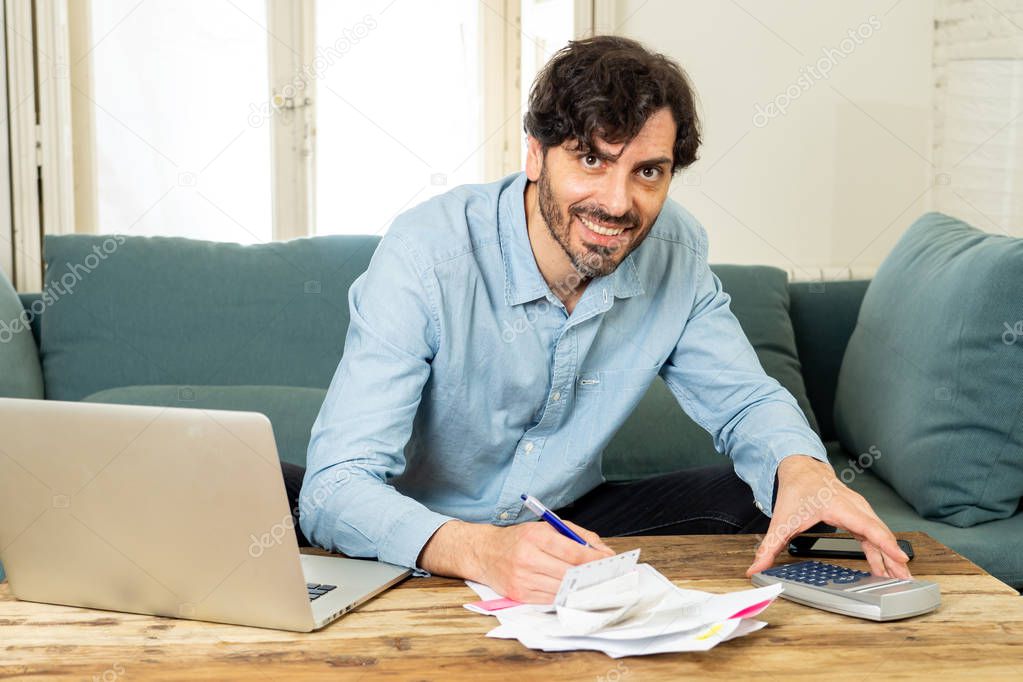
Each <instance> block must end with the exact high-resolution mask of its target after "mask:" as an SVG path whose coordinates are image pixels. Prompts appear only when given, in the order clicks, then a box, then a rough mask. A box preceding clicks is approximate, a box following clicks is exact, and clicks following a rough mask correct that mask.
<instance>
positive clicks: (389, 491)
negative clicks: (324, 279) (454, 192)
mask: <svg viewBox="0 0 1023 682" xmlns="http://www.w3.org/2000/svg"><path fill="white" fill-rule="evenodd" d="M428 282H429V279H428V278H426V277H424V276H423V272H422V271H421V270H420V267H419V264H418V262H417V259H416V258H415V255H414V253H413V251H411V250H410V248H409V247H408V245H407V244H406V243H405V242H404V241H403V239H402V237H401V236H399V234H397V233H396V232H394V231H393V230H392V232H390V233H388V234H387V235H386V236H385V237H384V238H383V239H382V240H381V242H380V244H379V246H378V247H377V250H376V252H375V253H374V255H373V258H372V260H371V261H370V265H369V268H368V269H367V270H366V272H365V273H363V274H362V275H361V276H360V277H359V278H358V279H357V280H356V281H355V282H354V283H353V284H352V286H351V287H350V289H349V293H348V303H349V309H350V314H351V322H350V325H349V328H348V334H347V337H346V339H345V350H344V354H343V356H342V358H341V362H340V364H339V365H338V368H337V371H336V373H335V375H334V378H333V380H332V381H331V384H330V388H329V390H328V391H327V396H326V399H325V401H324V403H323V406H322V408H321V409H320V413H319V416H318V417H317V419H316V422H315V423H314V424H313V428H312V434H311V438H310V441H309V451H308V456H307V463H306V475H305V480H304V482H303V486H302V492H301V496H300V502H299V510H300V523H301V527H302V531H303V532H304V533H305V535H306V537H308V538H309V539H310V541H312V542H313V543H314V544H316V545H318V546H321V547H324V548H327V549H330V550H334V551H340V552H343V553H345V554H347V555H349V556H356V557H376V558H378V559H380V560H381V561H386V562H388V563H392V564H397V565H399V566H407V567H409V568H413V569H414V570H415V572H416V573H417V574H418V575H427V573H426V571H423V570H421V569H419V568H418V566H417V565H416V561H417V559H418V557H419V553H420V551H421V550H422V548H423V546H424V545H425V544H426V542H427V541H428V540H429V539H430V537H431V536H432V535H433V533H434V532H435V531H436V530H437V529H438V528H439V527H440V526H441V525H442V524H443V523H445V522H446V521H449V520H451V518H452V517H450V516H445V515H443V514H438V513H436V512H433V511H431V510H430V509H428V508H427V507H425V506H424V505H422V504H421V503H419V502H417V501H416V500H414V499H412V498H410V497H407V496H405V495H402V494H401V493H399V492H398V491H397V490H396V489H395V488H394V486H392V485H390V484H389V481H390V480H391V479H393V478H395V477H397V476H400V475H401V474H402V472H404V470H405V466H406V461H405V446H406V444H407V443H408V440H409V437H410V435H411V432H412V426H413V422H414V419H415V416H416V412H417V410H418V408H419V403H420V400H421V397H422V393H423V387H424V386H425V384H426V382H427V380H428V379H429V377H430V362H431V360H432V358H433V357H434V355H435V354H436V350H437V347H438V344H439V342H440V332H439V325H438V322H437V315H436V307H435V303H434V300H433V296H432V295H431V290H430V288H429V283H428Z"/></svg>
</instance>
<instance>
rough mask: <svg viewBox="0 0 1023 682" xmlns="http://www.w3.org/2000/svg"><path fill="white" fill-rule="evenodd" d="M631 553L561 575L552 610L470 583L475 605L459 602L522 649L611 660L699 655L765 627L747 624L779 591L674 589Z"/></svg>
mask: <svg viewBox="0 0 1023 682" xmlns="http://www.w3.org/2000/svg"><path fill="white" fill-rule="evenodd" d="M638 560H639V550H638V549H634V550H632V551H631V552H625V553H623V554H616V555H615V556H613V557H608V558H607V559H600V560H598V561H593V562H590V563H588V564H583V565H581V566H575V567H573V568H571V569H569V570H568V571H567V572H566V573H565V578H564V580H562V582H561V587H560V589H559V590H558V594H557V596H556V597H555V599H554V603H553V604H549V605H541V604H520V603H519V602H516V601H513V600H511V599H505V598H502V597H501V596H500V595H498V594H497V593H496V592H494V591H493V590H491V589H490V588H489V587H486V586H485V585H480V584H477V583H473V582H470V581H466V584H467V585H469V587H471V588H472V589H473V590H474V591H475V592H476V594H478V595H479V596H480V599H481V600H482V601H478V602H474V603H472V604H466V605H465V608H467V609H469V610H470V611H474V612H476V613H482V614H484V615H489V616H496V617H497V619H498V621H500V623H501V625H500V626H498V627H496V628H494V629H493V630H491V631H490V632H488V633H487V637H496V638H500V639H517V640H519V641H520V642H522V644H524V645H525V646H527V647H529V648H530V649H542V650H543V651H570V650H575V649H591V650H595V651H603V652H604V653H605V654H607V655H608V656H610V657H612V658H620V657H622V656H639V655H643V654H658V653H666V652H676V651H706V650H708V649H711V648H713V647H714V646H716V645H718V644H719V643H721V642H726V641H728V640H730V639H735V638H736V637H742V636H743V635H747V634H749V633H751V632H755V631H757V630H759V629H760V628H762V627H764V626H765V625H767V623H765V622H763V621H759V620H753V618H752V617H753V616H756V615H757V614H759V613H760V612H761V611H763V610H764V609H766V608H767V607H768V606H770V604H771V602H773V601H774V599H775V598H776V597H777V596H778V595H779V594H780V593H781V591H782V586H781V585H778V584H775V585H770V586H768V587H761V588H757V589H750V590H743V591H741V592H732V593H728V594H711V593H709V592H700V591H698V590H684V589H681V588H678V587H675V585H673V584H672V583H671V581H670V580H668V579H667V578H665V577H664V576H663V575H662V574H661V573H659V572H658V571H657V570H656V569H655V568H653V567H652V566H650V565H649V564H637V561H638Z"/></svg>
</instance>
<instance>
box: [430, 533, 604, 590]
mask: <svg viewBox="0 0 1023 682" xmlns="http://www.w3.org/2000/svg"><path fill="white" fill-rule="evenodd" d="M565 524H566V525H567V526H569V527H570V528H571V529H572V530H573V531H575V532H576V533H577V534H578V535H579V536H580V537H581V538H583V539H584V540H586V542H587V543H589V546H588V547H586V546H583V545H580V544H579V543H578V542H575V541H574V540H570V539H568V538H567V537H565V536H564V535H562V534H561V533H559V532H558V531H556V530H554V528H552V527H551V526H550V525H549V524H547V523H544V522H542V521H536V522H528V523H520V524H517V525H514V526H489V525H484V524H476V523H466V522H464V521H448V522H447V523H445V524H444V525H442V526H441V527H440V528H438V529H437V532H435V533H434V534H433V537H431V538H430V540H429V541H428V542H427V543H426V546H424V547H423V551H422V553H421V554H420V556H419V565H420V566H421V567H422V568H424V569H426V570H427V571H430V572H431V573H434V574H437V575H446V576H451V577H457V578H466V579H469V580H473V581H475V582H479V583H483V584H484V585H487V586H489V587H490V588H492V589H494V590H495V591H497V592H498V593H499V594H501V595H504V596H505V597H508V598H510V599H514V600H515V601H520V602H526V603H532V604H550V603H551V602H552V601H554V595H555V594H556V593H557V591H558V586H559V585H560V584H561V579H562V578H563V577H564V575H565V571H567V570H568V569H569V568H571V567H572V566H578V565H579V564H584V563H586V562H588V561H594V560H596V559H604V558H606V557H609V556H612V555H613V554H614V550H612V549H611V548H610V547H608V546H607V545H605V544H604V543H603V541H602V540H601V539H600V537H599V536H598V535H597V534H596V533H593V532H591V531H588V530H586V529H585V528H580V527H579V526H577V525H575V524H574V523H571V522H569V521H566V522H565Z"/></svg>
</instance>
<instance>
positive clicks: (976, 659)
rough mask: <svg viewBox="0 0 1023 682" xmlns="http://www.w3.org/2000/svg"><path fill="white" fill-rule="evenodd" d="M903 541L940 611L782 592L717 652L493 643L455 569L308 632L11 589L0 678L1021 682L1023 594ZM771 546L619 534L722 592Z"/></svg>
mask: <svg viewBox="0 0 1023 682" xmlns="http://www.w3.org/2000/svg"><path fill="white" fill-rule="evenodd" d="M898 535H899V537H900V538H906V539H908V540H910V541H911V542H912V543H913V546H914V548H915V550H916V558H915V559H914V560H913V562H912V563H911V564H910V567H911V569H912V571H913V574H914V576H916V577H920V578H924V579H928V580H933V581H935V582H937V583H938V584H939V585H940V586H941V592H942V606H941V608H940V609H939V610H938V611H936V612H934V613H931V614H928V615H925V616H919V617H916V618H912V619H909V620H904V621H896V622H891V623H875V622H871V621H864V620H859V619H855V618H849V617H844V616H839V615H835V614H831V613H827V612H824V611H818V610H815V609H811V608H807V607H805V606H800V605H797V604H793V603H791V602H786V601H784V600H778V601H777V602H775V604H773V605H772V606H771V607H770V608H769V609H768V610H767V611H765V612H764V613H763V615H762V616H760V618H761V619H763V620H766V621H767V622H768V623H769V625H768V627H766V628H764V629H763V630H760V631H759V632H756V633H753V634H752V635H749V636H747V637H744V638H741V639H738V640H735V641H732V642H726V643H724V644H721V645H719V646H718V647H716V648H714V649H712V650H711V651H709V652H706V653H699V654H693V653H683V654H658V655H654V656H644V657H629V658H624V659H618V660H614V659H611V658H608V657H606V656H604V655H603V654H600V653H596V652H567V653H544V652H539V651H532V650H529V649H527V648H525V647H524V646H522V645H521V644H519V643H518V642H517V641H514V640H499V639H489V638H487V637H485V636H484V635H485V634H486V632H487V631H488V630H490V629H491V628H493V627H495V626H496V625H497V621H496V619H493V618H490V617H487V616H481V615H477V614H474V613H471V612H469V611H467V610H465V609H464V608H462V604H463V603H465V602H468V601H473V600H474V599H475V595H474V593H473V592H472V591H471V590H469V589H468V588H467V587H466V586H465V585H464V583H462V582H461V581H458V580H450V579H445V578H436V577H434V578H413V579H410V580H407V581H405V582H404V583H402V584H401V585H400V586H399V587H397V588H395V589H392V590H390V591H388V592H386V593H384V594H383V595H381V596H379V597H377V598H376V599H374V600H372V601H371V602H369V603H367V604H365V605H364V606H362V607H361V608H359V609H358V610H356V611H355V612H353V613H351V614H349V615H347V616H344V617H343V618H341V619H340V620H338V621H335V622H334V623H332V624H331V625H328V626H327V627H326V628H324V629H323V630H320V631H319V632H314V633H311V634H296V633H289V632H278V631H274V630H264V629H259V628H246V627H237V626H231V625H218V624H213V623H200V622H194V621H184V620H174V619H169V618H158V617H152V616H140V615H132V614H121V613H112V612H106V611H93V610H88V609H80V608H73V607H65V606H50V605H46V604H34V603H29V602H19V601H17V600H15V599H14V598H13V597H12V596H11V594H10V591H9V589H8V586H7V584H6V583H4V584H2V585H0V647H2V650H3V654H2V656H0V679H30V680H45V679H85V680H102V681H104V682H120V681H121V680H124V681H125V682H127V681H128V680H143V679H145V680H263V679H265V680H281V679H294V680H306V679H320V678H328V677H329V678H332V679H337V678H341V679H367V680H370V679H402V680H404V679H408V680H473V681H474V682H480V681H483V680H508V679H550V680H598V681H607V682H631V681H633V680H649V679H664V680H678V679H682V678H706V679H729V680H734V679H751V678H756V679H758V680H789V679H832V680H835V679H837V680H864V679H924V678H938V679H949V678H962V679H971V680H987V679H1004V680H1023V598H1021V597H1020V596H1019V595H1018V593H1017V592H1016V591H1015V590H1013V589H1011V588H1010V587H1008V586H1007V585H1005V584H1004V583H1002V582H1000V581H998V580H996V579H995V578H993V577H991V576H990V575H988V574H987V573H985V572H984V571H983V570H982V569H980V568H979V567H977V566H976V565H974V564H972V563H971V562H969V561H967V560H966V559H964V558H963V557H962V556H960V555H958V554H956V553H955V552H953V551H952V550H950V549H949V548H947V547H945V546H943V545H941V544H939V543H938V542H936V541H935V540H933V539H931V538H930V537H928V536H927V535H924V534H923V533H899V534H898ZM758 540H759V536H755V535H750V536H680V537H634V538H618V539H609V540H608V544H610V545H611V546H612V547H613V548H614V549H616V550H619V551H623V550H628V549H632V548H635V547H640V548H641V549H642V550H643V552H642V555H641V558H640V560H641V561H645V562H646V563H649V564H651V565H653V566H654V567H655V568H657V569H658V570H659V571H661V572H662V573H664V574H665V575H666V576H668V577H669V578H671V579H672V580H673V581H674V582H675V583H676V584H678V585H679V586H682V587H689V588H693V589H699V590H706V591H708V592H724V591H730V590H738V589H745V588H748V587H750V583H749V581H748V580H747V579H746V578H744V577H743V575H744V572H745V569H746V567H747V566H748V565H749V564H750V563H751V561H752V557H753V550H754V548H755V547H756V543H757V542H758ZM791 561H796V559H793V558H791V557H788V556H787V555H783V556H782V558H781V559H780V562H791ZM837 563H842V564H844V565H849V566H856V567H858V568H864V569H865V568H866V563H865V562H856V561H844V560H842V561H837Z"/></svg>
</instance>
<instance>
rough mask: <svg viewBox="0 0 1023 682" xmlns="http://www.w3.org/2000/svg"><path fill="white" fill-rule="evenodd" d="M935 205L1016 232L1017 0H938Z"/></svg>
mask: <svg viewBox="0 0 1023 682" xmlns="http://www.w3.org/2000/svg"><path fill="white" fill-rule="evenodd" d="M934 75H935V87H936V90H935V98H934V158H935V160H936V161H937V163H938V166H939V170H940V171H941V174H942V175H943V177H942V182H940V183H939V184H938V185H937V186H936V187H935V205H936V207H937V209H938V210H939V211H942V212H944V213H948V214H949V215H954V216H956V217H958V218H961V219H963V220H965V221H966V222H968V223H970V224H971V225H974V226H975V227H977V228H980V229H982V230H986V231H989V232H996V233H1002V234H1008V235H1011V236H1015V237H1023V0H999V2H997V4H996V3H992V2H983V1H982V0H938V4H937V10H936V17H935V31H934Z"/></svg>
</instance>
